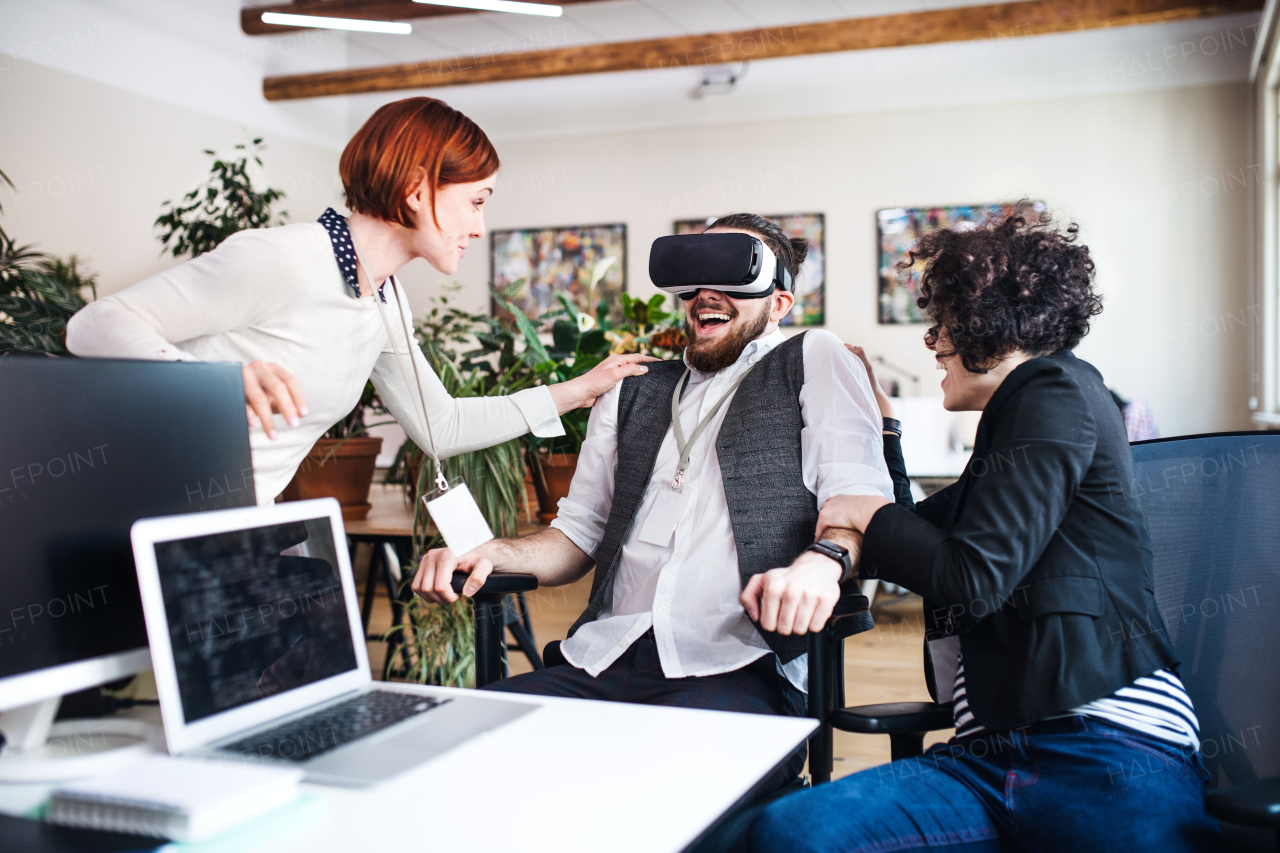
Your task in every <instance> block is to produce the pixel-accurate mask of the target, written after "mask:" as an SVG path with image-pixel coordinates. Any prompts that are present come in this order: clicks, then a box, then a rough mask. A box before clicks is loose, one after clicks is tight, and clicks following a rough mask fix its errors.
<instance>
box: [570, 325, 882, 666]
mask: <svg viewBox="0 0 1280 853" xmlns="http://www.w3.org/2000/svg"><path fill="white" fill-rule="evenodd" d="M785 340H786V337H785V336H784V335H783V334H782V332H780V331H775V332H773V333H772V334H769V335H766V336H764V337H761V338H758V339H756V340H754V341H752V342H751V343H749V344H747V346H746V348H745V349H744V350H743V351H742V354H741V355H740V356H739V357H738V360H737V361H736V362H735V363H734V364H732V365H730V366H729V367H727V368H725V369H724V370H722V371H720V372H719V373H714V374H706V373H701V372H699V371H697V370H694V371H692V372H691V373H690V376H689V380H688V386H687V388H686V389H685V391H684V395H683V396H682V397H681V399H680V423H681V426H682V427H683V429H684V434H685V435H686V436H691V435H693V431H694V430H695V429H696V428H697V425H698V423H699V422H700V421H701V419H702V418H703V417H704V416H705V415H706V413H707V412H708V411H709V410H710V409H711V408H712V407H714V406H715V404H716V402H717V401H718V400H719V399H720V398H721V397H722V396H723V395H724V394H725V392H726V390H728V389H729V388H730V387H731V386H732V385H733V383H734V381H735V380H736V379H737V378H738V377H739V376H741V375H742V374H743V372H745V371H746V370H748V369H749V368H750V367H751V366H752V365H754V364H755V363H756V362H758V361H759V360H760V359H762V358H764V357H765V356H766V355H767V354H768V353H769V352H770V351H771V350H772V349H773V348H774V347H776V346H778V345H779V344H781V343H783V342H784V341H785ZM620 388H621V385H620V384H619V385H617V386H615V387H614V388H613V389H612V390H611V391H609V392H608V393H606V394H604V395H602V396H601V397H600V399H599V400H597V401H596V404H595V408H594V409H593V410H592V412H591V419H590V421H589V423H588V426H587V434H586V437H585V439H584V440H583V442H582V450H581V452H580V454H579V456H578V468H577V471H576V473H575V474H574V477H573V483H572V485H571V486H570V488H569V496H568V497H566V498H564V499H562V500H561V501H560V506H559V516H558V517H557V518H556V520H555V521H553V522H551V526H552V527H554V528H556V529H557V530H560V531H561V532H562V533H564V534H565V535H566V536H567V537H569V539H570V540H572V541H573V543H574V544H575V545H577V546H578V547H579V548H581V549H582V550H583V551H584V552H586V553H587V554H594V553H595V550H596V548H597V546H599V544H600V540H601V538H602V537H603V536H604V529H605V523H606V521H607V520H608V518H609V510H610V508H611V506H612V504H613V492H614V485H615V481H614V478H615V473H616V470H617V466H618V453H619V452H620V451H621V452H623V453H625V452H627V448H625V447H624V448H619V447H618V395H619V389H620ZM778 393H782V394H785V393H787V392H786V389H785V388H779V389H778ZM731 404H732V399H730V400H729V401H727V402H726V403H725V404H724V406H722V407H721V408H720V411H719V412H717V413H716V415H715V416H714V418H713V419H712V420H711V422H710V423H709V424H708V426H707V428H706V430H705V431H704V432H703V433H702V435H701V436H700V437H699V438H698V440H697V441H696V442H695V443H694V446H693V452H692V455H691V457H690V460H689V467H688V470H687V471H686V472H685V476H684V488H683V492H684V494H685V495H686V496H687V497H688V499H689V500H688V504H687V507H686V508H685V510H684V512H683V514H682V515H681V516H680V520H679V522H678V523H677V525H676V528H675V535H674V536H672V537H671V539H670V541H669V542H668V543H667V544H666V545H665V546H663V545H654V544H651V543H649V542H643V541H641V540H640V538H639V534H640V531H641V529H642V528H643V527H644V522H645V519H646V518H647V517H648V515H649V512H650V511H651V510H652V509H653V506H654V502H655V501H656V500H657V499H658V495H659V493H660V492H661V491H662V490H667V489H670V487H671V481H672V479H673V478H674V477H675V474H676V466H677V464H678V462H679V451H678V450H677V447H676V440H675V431H674V430H673V429H672V427H671V426H668V427H667V434H666V437H665V438H664V439H663V442H662V446H661V448H660V449H659V451H658V457H657V461H656V463H655V464H654V466H653V475H652V476H651V477H650V479H649V484H648V486H647V487H646V489H645V494H644V499H643V501H641V504H640V509H639V511H638V512H637V514H636V519H635V523H634V524H632V526H631V530H630V532H629V533H628V535H627V540H626V542H625V543H624V544H623V548H622V555H621V557H620V558H619V563H618V569H617V572H616V574H615V576H614V580H613V589H612V590H611V591H610V592H608V593H606V595H607V598H606V601H605V605H604V607H603V608H602V609H601V611H600V615H599V618H597V619H596V620H595V621H593V622H590V623H588V624H586V625H583V626H582V627H581V628H579V629H578V632H577V633H576V634H574V635H573V636H572V637H570V638H569V639H567V640H565V641H564V643H562V644H561V646H560V650H561V651H562V652H563V653H564V656H565V659H566V660H568V661H569V663H571V664H573V665H574V666H577V667H579V668H580V669H584V670H586V671H587V672H589V673H590V674H591V675H592V676H596V675H599V674H600V673H601V672H602V671H604V670H605V669H607V668H608V667H609V666H610V665H611V664H612V663H613V662H614V661H615V660H617V659H618V657H619V656H621V655H622V653H623V652H625V651H626V650H627V648H628V647H629V646H630V645H631V644H632V643H633V642H635V641H636V640H637V639H639V637H640V636H641V635H642V634H644V633H645V631H647V630H649V628H650V627H652V628H653V633H654V637H655V638H656V640H657V646H658V654H659V657H660V659H661V661H662V671H663V674H664V675H665V676H666V677H668V678H683V677H686V676H704V675H715V674H717V673H722V672H732V671H733V670H736V669H740V668H742V667H744V666H746V665H748V664H750V663H751V662H752V661H754V660H756V659H757V658H760V657H761V656H763V655H766V654H768V653H769V651H770V650H769V647H768V645H767V644H766V643H765V641H764V639H763V638H762V637H761V636H760V634H759V632H758V631H757V630H756V628H755V626H754V625H753V624H752V622H751V620H750V619H748V618H747V615H746V613H745V612H744V611H743V609H742V605H741V604H740V603H739V601H738V596H739V595H740V594H741V592H742V589H741V581H740V579H739V577H738V551H737V546H736V544H735V542H734V538H733V525H732V523H731V521H730V518H729V508H728V503H727V501H726V498H725V493H724V484H723V482H722V480H721V477H720V464H719V459H718V458H717V455H716V438H717V437H718V436H719V434H720V426H721V424H722V423H723V422H724V418H725V415H726V414H727V413H728V410H729V406H730V405H731ZM800 410H801V413H802V416H803V419H804V429H803V431H802V433H801V453H802V464H803V477H804V484H805V486H806V488H808V489H809V491H810V492H812V493H813V495H814V501H815V506H816V507H818V508H821V506H822V504H823V502H824V501H826V499H827V498H829V497H832V496H833V495H879V496H882V497H886V498H888V499H890V500H892V499H893V484H892V481H891V480H890V478H889V471H888V469H887V468H886V467H885V463H884V444H883V440H882V424H881V419H880V412H879V409H878V408H877V406H876V402H875V396H874V394H873V393H872V390H871V383H870V381H869V380H868V379H867V372H866V370H865V369H864V368H863V366H862V364H861V363H860V362H859V361H858V360H857V358H855V357H854V356H853V355H852V354H851V353H850V352H849V351H848V350H846V349H845V348H844V345H843V344H842V343H841V342H840V340H839V338H837V337H836V336H835V335H833V334H831V333H830V332H826V331H822V330H812V331H810V332H809V333H808V334H807V335H805V339H804V387H803V389H802V390H801V392H800ZM777 438H778V437H776V436H770V435H765V434H762V435H760V436H759V441H761V442H770V441H774V440H776V439H777ZM782 671H783V673H784V674H785V675H786V677H787V679H788V680H789V681H790V682H791V683H792V684H794V685H795V686H796V687H798V688H799V689H801V690H807V686H808V669H807V662H806V659H805V657H804V656H801V657H799V658H797V659H795V660H793V661H791V663H789V664H787V665H786V666H783V667H782Z"/></svg>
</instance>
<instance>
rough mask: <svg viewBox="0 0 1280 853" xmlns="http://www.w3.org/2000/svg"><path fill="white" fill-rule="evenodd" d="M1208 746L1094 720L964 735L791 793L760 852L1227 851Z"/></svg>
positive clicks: (770, 812)
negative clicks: (1212, 802)
mask: <svg viewBox="0 0 1280 853" xmlns="http://www.w3.org/2000/svg"><path fill="white" fill-rule="evenodd" d="M1207 779H1208V773H1206V772H1205V769H1204V765H1203V764H1202V763H1201V761H1200V756H1199V754H1198V753H1196V752H1194V751H1193V750H1191V749H1186V748H1183V747H1178V746H1174V745H1173V744H1169V743H1165V742H1164V741H1161V740H1158V739H1156V738H1151V737H1147V736H1145V735H1142V734H1139V733H1137V732H1134V731H1130V730H1128V729H1124V728H1120V727H1118V726H1111V725H1108V724H1106V723H1103V722H1100V721H1098V720H1091V719H1087V718H1085V717H1080V716H1075V717H1064V718H1062V719H1058V720H1046V721H1044V722H1041V723H1032V724H1031V725H1030V726H1027V727H1026V728H1024V729H1019V730H1015V731H1011V732H1002V733H999V734H990V735H975V736H971V737H966V738H952V739H951V740H950V741H949V742H947V743H940V744H937V745H936V746H933V747H931V748H930V749H929V750H928V751H926V752H925V754H924V755H922V756H920V757H918V758H905V759H902V760H900V761H894V762H892V763H891V764H885V765H882V766H880V767H873V768H871V769H870V770H863V771H862V772H861V773H855V774H853V775H852V776H846V777H845V778H843V779H840V780H838V781H836V782H832V783H831V784H829V785H822V786H820V787H817V788H813V789H811V790H808V791H802V792H800V793H797V794H793V795H792V796H789V797H783V798H782V799H779V800H777V801H775V802H773V803H771V804H769V805H768V806H766V807H765V808H764V809H763V811H762V812H761V813H760V814H759V816H758V817H757V818H756V820H755V823H754V825H753V827H752V833H751V835H752V839H751V841H752V846H751V849H752V850H753V851H757V853H767V851H786V853H801V852H802V851H809V852H810V853H817V851H823V853H836V851H838V852H839V853H890V851H898V850H928V851H930V853H943V851H954V853H960V851H964V853H1006V851H1014V850H1037V851H1046V853H1050V851H1064V853H1065V851H1072V853H1076V851H1085V850H1087V851H1090V853H1092V851H1117V853H1119V851H1124V853H1129V851H1137V850H1142V851H1146V850H1152V851H1161V853H1165V851H1192V850H1205V849H1215V842H1217V841H1220V839H1221V835H1220V833H1219V829H1218V823H1217V821H1215V820H1214V819H1213V818H1211V817H1209V816H1208V815H1207V814H1206V813H1205V810H1204V786H1205V781H1206V780H1207Z"/></svg>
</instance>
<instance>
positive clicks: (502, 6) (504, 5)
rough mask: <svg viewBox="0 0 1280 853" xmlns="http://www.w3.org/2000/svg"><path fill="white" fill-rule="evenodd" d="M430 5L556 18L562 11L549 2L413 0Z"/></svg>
mask: <svg viewBox="0 0 1280 853" xmlns="http://www.w3.org/2000/svg"><path fill="white" fill-rule="evenodd" d="M413 2H415V3H428V4H430V5H432V6H456V7H457V8H459V9H479V10H480V11H481V12H515V13H516V14H519V15H545V16H547V17H548V18H558V17H560V15H561V14H563V13H564V10H563V9H561V8H560V7H559V6H552V5H551V4H549V3H517V2H515V0H413Z"/></svg>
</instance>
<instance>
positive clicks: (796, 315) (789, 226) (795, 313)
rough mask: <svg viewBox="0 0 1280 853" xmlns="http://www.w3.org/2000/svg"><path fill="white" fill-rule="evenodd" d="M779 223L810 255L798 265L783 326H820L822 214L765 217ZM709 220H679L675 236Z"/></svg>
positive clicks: (824, 233) (824, 246)
mask: <svg viewBox="0 0 1280 853" xmlns="http://www.w3.org/2000/svg"><path fill="white" fill-rule="evenodd" d="M765 218H766V219H770V220H773V221H774V222H776V223H778V227H779V228H781V229H782V233H783V234H786V235H787V236H788V237H792V238H794V237H803V238H804V239H805V240H807V241H808V242H809V254H808V256H807V257H806V258H805V259H804V263H803V264H801V266H800V275H799V277H798V278H797V279H796V305H795V307H794V308H792V309H791V314H790V315H788V316H786V317H784V318H782V325H784V326H821V325H822V324H823V323H824V322H826V315H825V304H824V302H825V298H826V286H827V263H826V260H827V251H826V250H827V244H826V239H827V228H826V218H825V217H824V216H823V215H822V214H821V213H790V214H785V215H781V216H766V217H765ZM712 221H713V220H712V219H681V220H678V221H677V222H676V224H675V230H676V233H677V234H701V233H702V232H703V231H704V230H706V227H707V225H709V224H710V223H711V222H712Z"/></svg>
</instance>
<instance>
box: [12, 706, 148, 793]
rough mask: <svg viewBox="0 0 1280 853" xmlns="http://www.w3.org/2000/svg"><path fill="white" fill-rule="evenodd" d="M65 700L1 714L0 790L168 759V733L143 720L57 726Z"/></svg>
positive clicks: (91, 721)
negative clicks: (159, 755)
mask: <svg viewBox="0 0 1280 853" xmlns="http://www.w3.org/2000/svg"><path fill="white" fill-rule="evenodd" d="M61 701H62V699H61V697H58V698H54V699H46V700H44V701H43V702H36V703H35V704H33V705H26V706H24V707H21V708H14V709H13V710H11V711H5V712H4V713H2V714H0V732H2V733H3V734H4V737H5V744H4V748H3V749H0V784H2V783H15V782H60V781H63V780H66V779H81V778H84V777H87V776H102V775H105V774H107V773H112V772H114V771H116V770H119V769H121V768H123V767H126V766H128V765H129V764H131V763H132V762H134V761H137V760H138V759H139V758H142V757H144V756H147V755H151V754H156V753H163V752H164V751H165V746H164V731H163V730H162V729H160V728H159V727H158V726H153V725H150V724H148V723H144V722H142V721H140V720H130V719H126V718H103V719H88V720H63V721H61V722H56V723H55V722H54V720H53V718H54V717H55V716H56V715H57V713H58V704H59V703H60V702H61Z"/></svg>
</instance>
